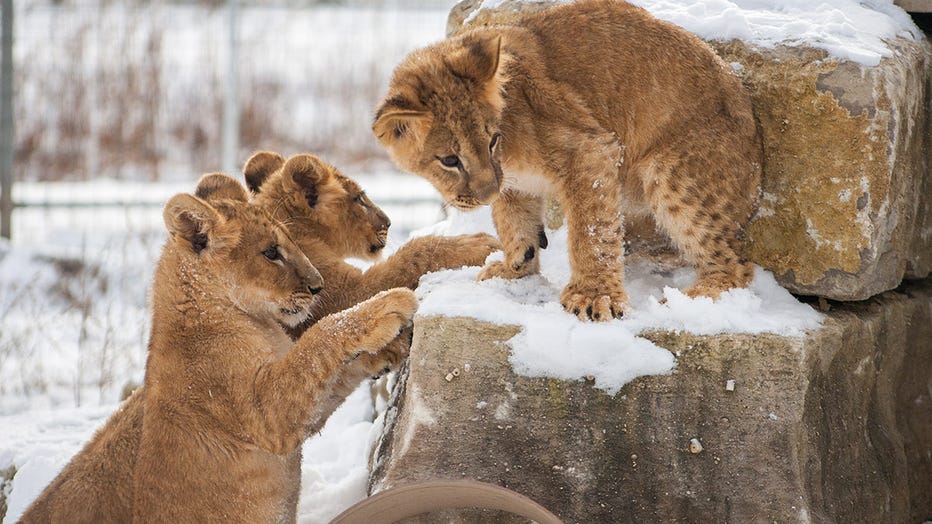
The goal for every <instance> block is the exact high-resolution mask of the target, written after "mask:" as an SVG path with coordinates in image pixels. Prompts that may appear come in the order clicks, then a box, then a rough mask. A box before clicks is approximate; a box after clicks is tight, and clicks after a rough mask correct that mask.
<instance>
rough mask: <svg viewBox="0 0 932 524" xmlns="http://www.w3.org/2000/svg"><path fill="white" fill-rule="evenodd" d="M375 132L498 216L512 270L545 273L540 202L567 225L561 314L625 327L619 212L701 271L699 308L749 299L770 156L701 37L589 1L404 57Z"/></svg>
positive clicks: (439, 182)
mask: <svg viewBox="0 0 932 524" xmlns="http://www.w3.org/2000/svg"><path fill="white" fill-rule="evenodd" d="M373 131H374V132H375V134H376V136H377V137H378V138H379V140H380V141H381V143H382V144H383V145H384V146H385V147H386V148H387V149H388V151H389V153H390V155H391V156H392V158H393V159H394V160H395V162H396V163H397V164H398V165H399V166H401V167H402V168H404V169H407V170H409V171H413V172H415V173H418V174H419V175H421V176H423V177H425V178H427V179H428V180H430V181H431V182H432V183H433V184H434V186H435V187H436V188H437V189H438V190H439V191H440V193H441V194H442V195H443V197H444V199H445V200H447V201H448V202H449V203H451V204H452V205H454V206H456V207H457V208H459V209H463V210H468V209H473V208H475V207H477V206H480V205H485V204H489V203H491V204H492V213H493V218H494V221H495V225H496V229H497V230H498V233H499V236H500V238H501V240H502V243H503V244H504V251H505V262H493V263H491V264H489V265H487V266H486V267H485V268H484V269H483V271H482V272H481V274H480V276H479V278H480V280H481V279H487V278H491V277H504V278H519V277H522V276H524V275H528V274H531V273H535V272H537V271H538V270H539V253H538V249H541V248H544V247H545V246H546V237H545V236H544V235H543V228H542V226H541V207H542V199H541V197H542V196H543V195H546V194H553V195H555V196H556V197H557V199H558V200H559V201H560V203H561V205H562V207H563V210H564V212H565V214H566V219H567V227H568V232H569V250H570V253H569V255H570V264H571V268H572V277H571V279H570V282H569V283H568V285H567V286H566V288H565V289H564V290H563V293H562V295H561V299H560V301H561V303H562V304H563V307H564V308H565V309H566V310H567V311H570V312H572V313H574V314H576V315H577V316H579V317H580V318H590V319H593V320H606V319H609V318H612V317H620V316H621V315H623V313H624V311H625V309H626V308H627V307H628V296H627V294H626V293H625V289H624V286H623V281H622V279H623V274H624V271H623V269H624V268H623V263H622V259H621V257H622V237H623V224H622V213H624V214H625V215H628V216H637V215H650V216H652V218H653V219H654V220H655V221H656V223H657V224H658V225H659V226H660V227H661V228H662V229H663V230H664V231H665V232H666V233H667V234H668V235H669V236H670V237H671V239H672V240H673V242H674V243H675V244H676V245H677V246H678V247H679V248H680V250H681V251H682V253H683V255H684V256H685V257H686V258H687V259H688V260H690V261H691V262H692V263H693V264H695V266H696V268H697V270H698V277H697V279H696V282H695V283H694V284H693V285H692V286H691V287H690V288H689V289H687V290H686V293H687V294H688V295H690V296H693V297H696V296H708V297H712V298H717V297H718V296H719V295H720V294H721V293H722V292H723V291H725V290H727V289H729V288H733V287H746V286H747V285H748V284H749V283H750V281H751V279H752V277H753V272H754V267H753V265H752V264H751V263H750V262H748V261H747V260H746V259H744V258H743V257H742V251H743V238H744V230H745V227H746V225H747V223H748V220H749V219H750V217H751V215H752V214H753V212H754V211H755V208H756V205H757V198H758V193H759V187H760V173H761V161H762V160H761V158H762V146H761V139H760V134H759V132H758V128H757V124H756V121H755V119H754V115H753V113H752V109H751V103H750V99H749V97H748V95H747V94H746V93H745V91H744V90H743V87H742V85H741V82H740V80H739V79H738V77H737V76H736V75H734V74H733V72H732V71H731V70H730V68H729V67H728V66H727V65H726V64H725V63H724V62H722V60H721V59H719V58H718V57H717V56H716V55H715V53H714V52H713V51H712V49H711V48H710V47H709V46H708V45H706V44H705V43H704V42H702V41H701V40H700V39H699V38H697V37H695V36H694V35H692V34H690V33H688V32H686V31H685V30H683V29H681V28H679V27H677V26H674V25H673V24H670V23H667V22H664V21H661V20H657V19H656V18H654V17H653V16H651V15H650V14H649V13H648V12H647V11H645V10H644V9H641V8H639V7H635V6H632V5H630V4H627V3H625V2H623V1H619V0H580V1H578V2H574V3H570V4H566V5H560V6H557V7H553V8H551V9H547V10H544V11H541V12H538V13H533V14H528V15H526V16H525V17H523V18H522V19H521V20H520V21H519V22H516V23H515V24H514V25H508V26H498V27H488V28H481V29H475V30H472V31H469V32H466V33H463V34H462V35H460V36H456V37H454V38H450V39H447V40H445V41H442V42H440V43H437V44H435V45H432V46H430V47H427V48H424V49H421V50H418V51H415V52H413V53H411V54H410V55H409V56H408V57H407V58H406V59H405V60H404V61H403V62H402V63H401V64H400V65H399V66H398V67H397V69H396V70H395V73H394V76H393V78H392V81H391V84H390V87H389V92H388V95H387V96H386V98H385V100H384V101H383V102H382V104H381V106H380V107H379V108H378V110H377V113H376V117H375V123H374V125H373Z"/></svg>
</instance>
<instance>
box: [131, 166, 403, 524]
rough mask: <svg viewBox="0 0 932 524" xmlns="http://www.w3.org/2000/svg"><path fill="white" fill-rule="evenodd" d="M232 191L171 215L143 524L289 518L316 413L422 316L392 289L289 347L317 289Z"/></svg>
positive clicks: (150, 389)
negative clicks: (354, 363)
mask: <svg viewBox="0 0 932 524" xmlns="http://www.w3.org/2000/svg"><path fill="white" fill-rule="evenodd" d="M230 181H231V182H230V184H229V185H228V186H227V187H225V188H219V189H218V188H215V189H214V191H215V192H216V191H222V192H224V193H226V194H228V195H229V196H231V197H234V196H235V198H230V199H215V200H211V201H210V202H208V201H206V200H203V199H200V198H197V197H195V196H192V195H186V194H181V195H176V196H175V197H173V198H172V199H171V200H170V201H169V202H168V204H166V206H165V211H164V216H165V223H166V226H167V227H168V230H169V232H170V233H171V235H170V238H169V240H168V241H167V243H166V245H165V248H164V249H163V253H162V257H161V258H160V260H159V262H158V265H157V267H156V271H155V278H154V282H153V286H152V304H153V305H152V308H153V317H152V335H151V338H150V343H149V357H148V361H147V363H146V378H145V384H144V387H145V396H144V406H145V409H144V415H143V426H142V436H141V440H140V444H139V452H138V456H137V458H136V464H135V471H134V478H133V480H134V498H133V519H134V521H140V522H185V521H194V520H196V521H201V522H220V521H223V522H228V521H239V522H275V521H279V520H281V519H282V518H283V517H284V516H286V515H289V514H290V513H292V512H293V509H289V507H288V505H289V504H290V502H291V501H290V496H289V495H290V491H291V486H290V485H289V484H290V481H291V480H292V478H291V474H290V470H289V468H288V465H289V457H291V456H293V454H294V452H295V450H296V449H297V448H298V446H300V445H301V443H302V442H303V441H304V438H305V436H306V428H307V425H308V424H309V423H310V419H311V417H312V412H313V410H314V406H315V404H316V403H317V402H319V401H321V400H322V399H324V398H325V397H326V396H327V394H328V389H329V384H330V381H331V379H332V378H333V376H334V375H335V374H337V373H338V372H339V370H340V369H341V367H342V366H343V365H344V364H345V363H346V362H348V361H351V360H352V359H354V358H355V357H356V356H357V355H358V354H359V353H360V352H368V353H375V352H378V351H380V350H381V349H382V348H384V347H385V346H386V344H388V343H389V342H391V341H392V340H394V339H395V338H396V337H397V336H398V333H399V332H400V331H401V329H402V328H403V327H404V326H406V325H407V324H408V323H410V321H411V319H412V317H413V315H414V313H415V311H416V309H417V300H416V299H415V298H414V294H413V293H412V292H411V291H410V290H407V289H393V290H389V291H386V292H384V293H382V294H379V295H377V296H375V297H373V298H372V299H370V300H368V301H366V302H363V303H361V304H359V305H358V306H356V307H354V308H353V309H350V310H346V311H343V312H341V313H338V314H334V315H331V316H329V317H326V318H324V319H322V320H320V321H319V322H318V323H317V324H315V325H314V326H313V327H311V328H310V329H308V330H307V331H305V333H304V334H303V335H302V336H301V337H300V338H299V339H298V340H297V341H296V342H293V341H292V340H291V338H290V337H289V336H288V334H287V333H286V332H285V331H284V329H283V328H282V324H285V325H292V326H293V325H297V324H299V323H300V322H302V321H303V320H304V319H305V318H306V316H307V313H308V311H309V309H310V307H311V305H312V303H313V302H314V295H315V294H317V293H318V292H319V291H320V289H321V286H322V285H323V282H322V279H321V277H320V275H319V274H318V272H317V271H316V269H315V268H314V267H313V266H312V265H311V263H310V262H309V261H308V259H307V258H306V257H305V256H304V254H303V253H302V252H301V251H300V249H299V248H298V247H297V245H295V244H294V242H292V240H291V239H290V238H289V236H288V235H287V233H286V231H285V230H284V228H283V227H282V226H281V225H280V224H279V223H278V222H276V221H275V220H274V219H272V218H271V217H270V216H269V215H268V214H267V213H266V212H265V211H264V210H262V209H261V208H260V207H258V206H255V205H251V204H248V203H247V202H246V193H245V190H243V189H242V186H239V184H238V183H237V182H235V181H233V180H232V179H230ZM212 183H213V184H215V185H216V184H217V183H218V179H216V178H215V179H214V180H213V182H212ZM221 184H222V182H221ZM237 187H238V188H239V189H238V190H237V189H236V188H237Z"/></svg>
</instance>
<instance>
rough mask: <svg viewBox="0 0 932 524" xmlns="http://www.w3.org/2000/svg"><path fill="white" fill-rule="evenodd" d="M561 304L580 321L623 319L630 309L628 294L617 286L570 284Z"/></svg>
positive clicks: (562, 296)
mask: <svg viewBox="0 0 932 524" xmlns="http://www.w3.org/2000/svg"><path fill="white" fill-rule="evenodd" d="M560 303H561V304H562V305H563V309H565V310H566V311H567V312H569V313H572V314H574V315H576V317H577V318H579V319H580V320H596V321H605V320H611V319H613V318H621V317H623V316H624V314H625V310H627V309H628V307H629V305H628V294H627V293H625V291H624V289H623V288H622V287H621V284H620V283H619V284H618V285H617V286H606V285H595V286H587V285H585V284H572V283H571V284H569V285H568V286H566V288H564V289H563V294H562V295H561V296H560Z"/></svg>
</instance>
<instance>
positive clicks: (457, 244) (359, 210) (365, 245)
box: [243, 151, 500, 521]
mask: <svg viewBox="0 0 932 524" xmlns="http://www.w3.org/2000/svg"><path fill="white" fill-rule="evenodd" d="M243 173H244V175H245V177H246V180H247V185H248V186H249V187H250V188H251V189H252V190H253V191H254V192H255V193H256V194H255V195H254V198H253V200H254V202H255V203H256V204H257V205H259V206H260V207H263V208H264V209H267V210H268V211H269V212H270V213H272V214H273V215H274V216H275V218H277V219H278V220H281V221H282V222H283V223H285V224H286V225H287V227H288V230H289V231H290V232H291V235H292V237H293V238H294V239H295V241H296V242H297V243H298V245H299V246H300V247H301V249H302V250H303V251H304V252H305V253H306V254H307V255H308V258H309V259H310V260H311V262H312V263H313V264H314V267H316V268H317V269H318V271H320V273H321V275H322V276H323V278H324V281H325V282H328V285H327V286H325V288H324V290H323V291H322V292H321V294H320V297H319V300H318V301H316V302H315V304H314V305H313V308H312V312H311V317H310V319H309V320H308V322H314V320H315V319H317V318H321V317H323V316H325V315H328V314H331V313H333V312H335V311H339V310H341V309H344V308H347V307H350V306H352V305H353V304H356V303H358V302H360V301H362V300H365V299H367V298H369V297H371V296H373V295H375V294H376V293H379V292H381V291H383V290H386V289H390V288H394V287H407V288H411V289H414V288H415V287H416V286H417V283H418V280H419V279H420V277H421V276H422V275H424V274H425V273H428V272H431V271H438V270H441V269H447V268H456V267H461V266H465V265H481V264H482V263H483V262H484V261H485V259H486V257H488V255H489V254H490V253H491V252H492V251H494V250H496V249H498V248H499V247H500V245H499V243H498V241H497V240H496V239H495V238H494V237H492V236H490V235H486V234H476V235H462V236H457V237H437V236H427V237H421V238H416V239H413V240H411V241H410V242H408V243H407V244H405V245H404V246H402V247H401V248H400V249H399V250H398V251H397V252H396V253H394V254H393V255H392V256H390V257H388V258H387V259H386V260H384V261H381V262H377V263H375V264H374V265H373V266H371V267H370V268H369V269H368V270H366V271H362V270H360V269H359V268H357V267H355V266H352V265H350V264H348V263H346V262H345V261H344V258H348V257H353V258H362V259H369V260H373V259H376V258H378V257H379V255H380V252H381V249H382V247H384V245H385V239H386V238H387V231H388V227H389V225H390V222H389V220H388V218H387V217H386V216H385V214H384V213H383V212H382V210H381V209H379V208H378V206H376V205H375V204H374V203H372V201H371V200H369V198H368V197H367V196H366V195H365V193H364V192H363V191H362V189H361V188H360V187H359V185H358V184H357V183H356V182H355V181H353V180H352V179H350V178H349V177H347V176H345V175H343V174H342V173H340V172H339V171H338V170H337V169H336V168H334V167H333V166H331V165H330V164H327V163H326V162H323V161H322V160H320V159H319V158H317V157H315V156H313V155H307V154H304V155H296V156H294V157H292V158H290V159H288V161H287V163H286V161H285V159H284V158H283V157H281V156H280V155H278V154H277V153H272V152H268V151H261V152H258V153H256V154H255V155H253V156H252V158H250V159H249V160H248V161H247V162H246V165H245V166H244V168H243ZM408 346H409V340H408V339H407V338H403V337H399V339H397V340H396V341H394V342H392V343H391V344H389V346H388V347H387V348H386V349H385V351H383V352H381V353H379V354H377V355H362V356H361V357H360V358H359V359H357V360H356V361H354V362H352V363H351V364H349V365H347V366H344V367H343V369H342V372H341V373H339V374H338V375H337V376H336V378H335V380H334V382H333V384H332V386H331V391H330V396H329V398H328V399H327V400H325V401H324V402H321V403H320V404H319V405H318V407H317V410H316V411H315V416H314V420H315V421H316V422H315V423H313V424H311V425H310V426H309V428H308V431H309V432H315V431H319V430H320V428H321V427H322V426H323V424H324V422H326V420H327V418H328V417H329V416H330V414H331V413H332V412H333V410H334V409H336V407H338V406H339V405H340V404H342V402H343V400H344V399H345V398H346V397H347V396H348V395H349V394H350V393H352V392H353V391H355V389H356V388H357V387H358V386H359V384H360V382H362V381H363V380H365V379H366V378H368V377H371V376H374V375H379V374H381V373H384V372H385V371H387V370H389V369H391V368H394V367H396V366H397V365H398V363H399V362H400V361H401V360H402V359H403V358H404V357H405V356H406V355H407V350H408ZM291 471H292V479H293V484H292V486H293V487H292V494H291V497H292V499H293V500H294V505H293V506H291V507H294V508H296V507H297V502H298V496H299V494H300V480H301V457H300V450H299V451H298V454H297V456H295V457H292V458H291ZM292 517H294V516H293V515H292V516H289V518H288V519H286V520H288V521H290V520H293V518H292Z"/></svg>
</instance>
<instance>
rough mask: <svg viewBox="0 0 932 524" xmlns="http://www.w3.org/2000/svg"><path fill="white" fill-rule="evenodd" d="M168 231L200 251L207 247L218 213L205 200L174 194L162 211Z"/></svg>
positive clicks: (196, 251) (218, 218) (219, 219)
mask: <svg viewBox="0 0 932 524" xmlns="http://www.w3.org/2000/svg"><path fill="white" fill-rule="evenodd" d="M162 218H163V219H164V220H165V227H167V228H168V231H169V233H171V234H172V235H178V236H179V237H181V238H183V239H185V240H187V241H188V242H190V243H191V249H193V250H194V252H195V253H200V252H201V251H203V250H204V249H205V248H206V247H207V243H208V238H209V236H210V233H211V232H212V231H213V230H214V228H216V227H217V225H218V224H219V223H220V221H221V218H220V214H219V213H217V211H216V210H215V209H214V208H212V207H211V206H210V204H208V203H207V202H205V201H203V200H201V199H200V198H197V197H195V196H191V195H189V194H187V193H181V194H178V195H175V196H173V197H172V198H171V200H169V201H168V203H167V204H165V209H164V210H163V212H162Z"/></svg>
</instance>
